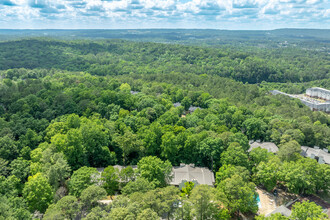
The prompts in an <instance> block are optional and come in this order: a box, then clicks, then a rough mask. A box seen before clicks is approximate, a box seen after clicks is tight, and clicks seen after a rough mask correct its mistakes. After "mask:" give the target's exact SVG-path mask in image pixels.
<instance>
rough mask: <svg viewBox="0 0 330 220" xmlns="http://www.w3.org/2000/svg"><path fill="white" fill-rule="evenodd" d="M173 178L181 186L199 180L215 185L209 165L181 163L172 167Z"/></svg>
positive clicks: (120, 167) (100, 169) (172, 182)
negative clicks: (185, 182) (199, 165)
mask: <svg viewBox="0 0 330 220" xmlns="http://www.w3.org/2000/svg"><path fill="white" fill-rule="evenodd" d="M113 167H114V168H117V169H118V170H119V171H120V170H122V169H123V168H126V167H127V166H121V165H114V166H113ZM131 167H132V168H133V170H135V169H137V166H136V165H132V166H131ZM97 170H98V171H99V173H102V172H103V170H104V168H103V167H100V168H97ZM172 176H173V178H172V180H171V182H170V183H169V184H170V185H175V186H179V185H180V183H182V182H184V181H187V182H192V181H194V182H197V183H198V184H206V185H209V186H213V185H214V182H215V179H214V174H213V172H212V171H211V170H209V169H208V168H207V167H195V166H194V165H193V164H180V166H173V167H172Z"/></svg>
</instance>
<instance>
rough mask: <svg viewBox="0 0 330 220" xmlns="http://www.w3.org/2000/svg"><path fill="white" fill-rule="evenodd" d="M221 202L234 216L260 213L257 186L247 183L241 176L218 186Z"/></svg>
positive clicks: (226, 180) (235, 176)
mask: <svg viewBox="0 0 330 220" xmlns="http://www.w3.org/2000/svg"><path fill="white" fill-rule="evenodd" d="M217 189H218V198H219V200H220V201H221V202H222V203H223V204H224V205H225V207H227V208H228V209H229V211H230V212H231V213H232V214H237V213H238V212H239V211H241V212H243V213H247V212H252V213H256V212H257V211H258V205H257V193H256V191H255V185H254V184H253V183H251V182H245V181H244V180H243V178H242V177H241V176H238V175H234V176H232V177H231V178H228V179H225V180H224V181H222V182H220V184H219V185H218V186H217Z"/></svg>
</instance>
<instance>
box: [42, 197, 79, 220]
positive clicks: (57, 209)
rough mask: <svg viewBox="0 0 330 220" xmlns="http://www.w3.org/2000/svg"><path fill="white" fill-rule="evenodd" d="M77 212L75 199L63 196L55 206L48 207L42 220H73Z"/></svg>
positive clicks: (77, 204) (77, 207) (77, 205)
mask: <svg viewBox="0 0 330 220" xmlns="http://www.w3.org/2000/svg"><path fill="white" fill-rule="evenodd" d="M79 212H80V209H79V203H78V200H77V198H76V197H74V196H64V197H63V198H62V199H60V200H59V201H58V202H57V203H56V204H52V205H50V206H49V207H48V209H47V211H46V212H45V215H44V216H43V219H45V220H47V219H75V218H76V216H77V215H78V213H79Z"/></svg>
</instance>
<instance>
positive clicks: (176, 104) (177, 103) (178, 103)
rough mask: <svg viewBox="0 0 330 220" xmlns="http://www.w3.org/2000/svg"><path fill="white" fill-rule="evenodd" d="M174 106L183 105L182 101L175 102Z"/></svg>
mask: <svg viewBox="0 0 330 220" xmlns="http://www.w3.org/2000/svg"><path fill="white" fill-rule="evenodd" d="M173 106H174V107H179V106H181V103H180V102H175V103H173Z"/></svg>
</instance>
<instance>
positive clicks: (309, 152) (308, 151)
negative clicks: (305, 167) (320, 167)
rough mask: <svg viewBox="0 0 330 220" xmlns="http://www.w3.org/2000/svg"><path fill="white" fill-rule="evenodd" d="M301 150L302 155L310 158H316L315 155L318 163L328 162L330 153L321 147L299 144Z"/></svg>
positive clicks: (329, 162) (329, 161)
mask: <svg viewBox="0 0 330 220" xmlns="http://www.w3.org/2000/svg"><path fill="white" fill-rule="evenodd" d="M301 150H302V153H301V155H302V156H304V157H309V158H312V159H316V157H317V158H318V162H319V163H321V164H322V163H326V164H330V153H328V152H326V151H324V150H322V149H319V148H312V147H307V146H301Z"/></svg>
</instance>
